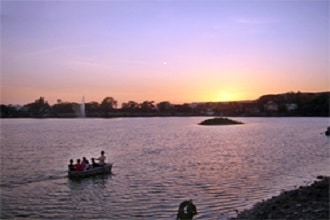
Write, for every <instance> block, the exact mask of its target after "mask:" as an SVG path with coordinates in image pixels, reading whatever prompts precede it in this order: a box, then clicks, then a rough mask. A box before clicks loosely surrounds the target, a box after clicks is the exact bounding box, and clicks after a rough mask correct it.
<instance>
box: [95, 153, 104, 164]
mask: <svg viewBox="0 0 330 220" xmlns="http://www.w3.org/2000/svg"><path fill="white" fill-rule="evenodd" d="M105 159H106V157H105V156H104V151H101V156H100V157H99V158H97V159H96V160H98V161H99V162H100V163H99V164H100V165H102V166H104V165H105Z"/></svg>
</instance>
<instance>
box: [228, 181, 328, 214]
mask: <svg viewBox="0 0 330 220" xmlns="http://www.w3.org/2000/svg"><path fill="white" fill-rule="evenodd" d="M317 178H318V180H317V181H315V182H314V183H313V184H311V185H310V186H302V187H299V188H298V189H295V190H291V191H285V192H283V193H281V194H280V195H279V196H276V197H272V198H271V199H269V200H266V201H263V202H260V203H257V204H256V205H255V206H254V207H253V208H252V209H250V210H245V211H243V212H241V213H239V214H238V216H237V217H236V218H232V220H242V219H249V220H256V219H262V220H264V219H290V220H294V219H299V220H300V219H303V220H307V219H308V220H323V219H324V220H328V219H329V212H330V211H329V210H330V206H329V185H330V178H329V177H324V176H319V177H317Z"/></svg>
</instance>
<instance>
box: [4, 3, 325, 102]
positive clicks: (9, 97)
mask: <svg viewBox="0 0 330 220" xmlns="http://www.w3.org/2000/svg"><path fill="white" fill-rule="evenodd" d="M329 7H330V6H329V1H328V0H324V1H322V0H310V1H304V0H302V1H284V0H283V1H277V0H259V1H249V0H241V1H240V0H234V1H230V0H192V1H186V0H178V1H174V0H135V1H133V0H125V1H123V0H105V1H79V0H76V1H74V0H70V1H69V0H68V1H6V0H1V104H27V103H30V102H34V101H35V100H36V99H38V98H39V97H40V96H43V97H45V100H46V101H48V102H49V103H50V104H54V103H56V100H57V99H61V100H62V101H70V102H80V101H81V100H82V97H83V96H84V97H85V100H86V102H89V101H97V102H101V101H102V100H103V98H105V97H106V96H112V97H113V98H115V99H116V100H117V101H118V103H122V102H127V101H131V100H132V101H136V102H142V101H145V100H152V101H155V102H161V101H170V102H171V103H178V104H180V103H187V102H198V101H228V100H230V101H235V100H254V99H257V98H258V97H259V96H261V95H264V94H275V93H284V92H290V91H294V92H297V91H301V92H320V91H329V87H330V86H329V49H330V47H329V20H330V18H329V10H330V9H329Z"/></svg>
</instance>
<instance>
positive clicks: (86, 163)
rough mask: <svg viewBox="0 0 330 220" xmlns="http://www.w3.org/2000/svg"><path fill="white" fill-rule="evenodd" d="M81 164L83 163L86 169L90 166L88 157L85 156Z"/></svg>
mask: <svg viewBox="0 0 330 220" xmlns="http://www.w3.org/2000/svg"><path fill="white" fill-rule="evenodd" d="M81 164H82V165H83V167H84V170H87V169H88V168H89V161H88V160H87V159H86V157H83V159H82V162H81Z"/></svg>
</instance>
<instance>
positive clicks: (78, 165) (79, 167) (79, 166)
mask: <svg viewBox="0 0 330 220" xmlns="http://www.w3.org/2000/svg"><path fill="white" fill-rule="evenodd" d="M74 170H75V171H83V170H84V165H83V164H82V163H80V159H77V163H76V164H75V165H74Z"/></svg>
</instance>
